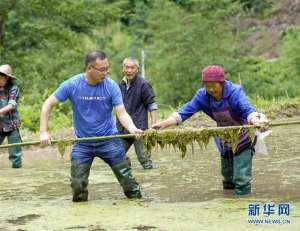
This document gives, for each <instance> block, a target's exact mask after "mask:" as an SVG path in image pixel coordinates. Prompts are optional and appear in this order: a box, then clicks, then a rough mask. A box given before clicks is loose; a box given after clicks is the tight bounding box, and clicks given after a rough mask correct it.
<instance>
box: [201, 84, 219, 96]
mask: <svg viewBox="0 0 300 231" xmlns="http://www.w3.org/2000/svg"><path fill="white" fill-rule="evenodd" d="M203 86H204V88H205V89H206V91H207V92H208V94H210V95H211V96H213V97H214V98H215V99H217V100H219V99H221V97H222V91H223V85H222V84H221V83H220V82H203Z"/></svg>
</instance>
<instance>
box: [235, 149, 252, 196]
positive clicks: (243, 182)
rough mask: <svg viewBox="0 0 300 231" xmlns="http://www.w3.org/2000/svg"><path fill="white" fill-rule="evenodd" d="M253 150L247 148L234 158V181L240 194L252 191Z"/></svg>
mask: <svg viewBox="0 0 300 231" xmlns="http://www.w3.org/2000/svg"><path fill="white" fill-rule="evenodd" d="M251 179H252V150H251V149H250V148H249V149H246V150H244V151H242V152H241V153H240V154H239V155H236V156H235V157H234V159H233V182H234V185H235V189H234V190H235V194H236V195H238V196H242V195H247V194H250V193H251Z"/></svg>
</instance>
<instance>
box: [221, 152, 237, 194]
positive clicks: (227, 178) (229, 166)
mask: <svg viewBox="0 0 300 231" xmlns="http://www.w3.org/2000/svg"><path fill="white" fill-rule="evenodd" d="M221 173H222V176H223V178H224V179H223V189H234V183H233V159H231V158H224V157H221Z"/></svg>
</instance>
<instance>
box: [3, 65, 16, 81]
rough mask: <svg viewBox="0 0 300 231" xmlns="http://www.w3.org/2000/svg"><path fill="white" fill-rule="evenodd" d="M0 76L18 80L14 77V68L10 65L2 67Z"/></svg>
mask: <svg viewBox="0 0 300 231" xmlns="http://www.w3.org/2000/svg"><path fill="white" fill-rule="evenodd" d="M0 75H5V76H7V77H10V78H12V79H18V78H17V77H16V76H13V75H12V68H11V66H9V65H8V64H5V65H1V66H0Z"/></svg>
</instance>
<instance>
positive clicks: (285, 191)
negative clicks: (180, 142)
mask: <svg viewBox="0 0 300 231" xmlns="http://www.w3.org/2000/svg"><path fill="white" fill-rule="evenodd" d="M299 140H300V126H286V127H281V128H275V129H273V133H272V135H271V136H269V137H268V138H267V146H268V150H269V155H267V156H255V158H254V162H253V193H252V195H251V196H250V197H245V198H239V199H237V198H235V196H234V195H233V193H232V191H223V190H222V185H221V183H222V178H221V176H220V160H219V156H218V155H217V152H216V149H215V147H214V145H213V142H211V143H210V144H209V147H208V149H207V150H204V151H203V150H200V149H199V148H198V146H197V145H195V146H194V148H193V150H194V152H192V149H191V148H190V149H189V150H188V154H187V156H186V158H185V159H183V160H182V159H181V157H180V153H179V152H178V151H177V152H175V151H174V150H173V149H172V148H170V149H165V150H163V151H161V150H160V149H157V150H155V149H154V151H153V153H152V159H153V160H154V162H155V164H156V168H155V169H153V170H147V171H145V170H142V169H141V167H140V166H139V164H138V162H137V161H136V157H135V154H134V153H133V150H131V151H130V154H129V155H130V157H131V159H132V162H133V163H132V165H133V171H134V175H135V177H136V178H137V180H138V181H139V182H140V184H141V187H142V190H143V196H144V198H143V199H142V200H139V201H130V200H127V199H125V197H124V195H123V193H122V191H121V188H120V187H119V185H118V184H117V182H116V180H115V178H114V176H113V175H112V172H111V170H110V169H109V168H108V167H107V166H106V165H105V164H103V163H102V162H101V161H100V160H96V161H95V162H94V165H93V169H92V171H91V176H90V185H89V192H90V200H89V202H87V203H79V204H74V203H72V202H71V200H70V199H71V190H70V187H69V184H70V182H69V167H70V165H69V160H68V156H65V157H64V159H61V157H60V155H59V154H58V152H57V150H56V149H52V148H48V149H30V150H25V151H24V158H23V160H24V167H23V168H22V169H11V168H10V165H9V162H8V160H7V154H5V153H1V154H0V230H1V231H2V230H19V231H21V230H28V231H31V230H38V231H40V230H233V229H236V230H297V231H298V230H299V231H300V146H299V143H300V142H299ZM281 203H288V204H289V206H290V215H289V216H286V215H284V216H283V215H282V216H280V217H279V216H278V213H277V210H276V212H275V214H271V215H270V216H269V217H267V216H266V215H263V216H262V213H263V211H262V207H263V205H264V204H275V206H278V205H279V204H281ZM249 204H259V205H260V207H261V208H260V213H261V214H260V215H259V217H258V216H252V217H251V216H249V215H248V212H249V210H248V206H249ZM276 208H277V207H276ZM251 218H264V219H268V218H269V219H270V220H271V219H273V220H275V219H280V220H281V222H283V221H287V220H289V222H288V223H289V224H259V225H253V224H249V223H248V219H251ZM285 223H286V222H285Z"/></svg>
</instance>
